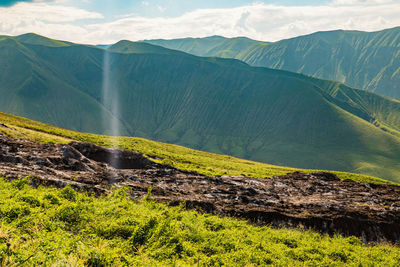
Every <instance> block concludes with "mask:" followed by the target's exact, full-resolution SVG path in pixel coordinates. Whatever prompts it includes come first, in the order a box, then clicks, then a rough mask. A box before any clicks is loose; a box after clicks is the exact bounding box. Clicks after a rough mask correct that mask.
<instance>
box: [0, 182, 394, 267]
mask: <svg viewBox="0 0 400 267" xmlns="http://www.w3.org/2000/svg"><path fill="white" fill-rule="evenodd" d="M28 183H29V179H22V180H17V181H13V182H8V181H6V180H3V179H0V199H1V205H0V261H1V263H2V266H10V265H21V264H22V265H32V266H36V265H44V266H83V265H87V266H112V265H115V266H123V265H125V266H166V265H175V266H195V265H198V264H199V265H200V266H210V265H211V266H220V265H227V266H260V265H261V266H262V265H267V264H272V265H275V266H344V265H346V266H398V264H399V263H400V249H399V248H398V247H394V246H391V245H379V246H366V245H363V244H362V243H361V241H360V240H359V239H357V238H355V237H349V238H344V237H341V236H334V237H329V236H327V235H321V234H318V233H316V232H313V231H309V230H293V229H279V230H278V229H272V228H270V227H267V226H264V227H257V226H252V225H250V224H248V223H246V222H244V221H239V220H236V219H232V218H220V217H217V216H213V215H207V214H199V213H198V212H195V211H185V210H183V209H182V208H180V207H168V206H166V205H164V204H157V203H153V202H152V201H151V200H136V201H133V200H129V199H128V198H127V193H128V191H127V190H128V189H119V190H117V191H114V192H113V193H112V194H110V195H107V196H102V197H98V198H95V197H90V196H88V195H86V194H81V193H76V192H75V191H74V190H73V189H71V188H70V187H66V188H64V189H54V188H45V187H39V188H37V189H34V188H32V187H31V186H29V185H28Z"/></svg>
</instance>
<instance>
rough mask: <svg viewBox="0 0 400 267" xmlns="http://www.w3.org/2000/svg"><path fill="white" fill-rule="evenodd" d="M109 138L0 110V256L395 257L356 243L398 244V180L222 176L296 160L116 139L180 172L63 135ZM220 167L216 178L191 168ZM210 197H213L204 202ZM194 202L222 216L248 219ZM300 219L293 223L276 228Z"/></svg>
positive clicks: (85, 259) (357, 260)
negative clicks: (263, 160)
mask: <svg viewBox="0 0 400 267" xmlns="http://www.w3.org/2000/svg"><path fill="white" fill-rule="evenodd" d="M7 136H10V137H7ZM16 138H17V139H16ZM110 139H113V138H112V137H108V136H98V135H94V134H86V133H79V132H75V131H71V130H67V129H62V128H58V127H54V126H51V125H46V124H43V123H39V122H35V121H31V120H28V119H25V118H21V117H16V116H13V115H8V114H3V113H0V143H1V144H2V146H1V154H0V177H1V176H3V175H5V176H6V177H7V178H0V185H1V186H0V188H1V190H0V196H1V199H2V200H3V201H2V202H3V203H2V205H1V207H0V215H1V216H0V222H1V226H0V234H1V236H0V238H1V241H2V242H0V251H2V254H1V255H0V259H1V262H2V264H3V265H24V264H25V265H37V264H47V265H77V266H87V265H89V266H93V265H96V266H101V265H106V266H108V265H118V266H143V265H152V266H154V265H170V264H172V265H193V264H205V265H215V264H226V265H230V266H243V265H264V264H273V265H301V264H307V265H332V264H336V265H344V264H345V265H347V266H358V265H360V264H362V265H371V264H375V265H376V264H382V265H385V266H396V265H397V264H398V262H399V261H400V254H399V251H400V250H399V248H398V247H397V246H396V245H390V244H388V243H373V244H374V245H373V246H371V244H369V245H365V244H363V243H362V242H361V240H363V241H364V242H368V241H376V240H380V241H382V238H385V239H386V240H391V241H393V242H398V234H396V233H398V231H399V230H400V228H399V227H398V222H397V220H396V219H395V220H393V218H397V217H398V215H397V216H396V215H395V214H396V213H398V212H399V205H398V203H397V201H396V200H397V198H398V195H399V194H400V187H398V186H394V185H383V184H389V183H388V182H386V181H383V180H380V179H376V178H372V177H366V176H362V175H355V174H349V173H337V174H338V176H339V177H341V178H342V179H353V180H358V181H362V182H373V184H366V183H357V182H353V181H350V180H339V179H338V178H337V177H336V176H335V175H333V174H329V173H321V172H320V173H313V174H304V173H292V174H290V175H284V176H276V177H272V178H265V179H254V178H249V177H243V176H240V175H239V176H226V175H235V174H237V172H238V171H242V172H244V173H247V175H249V176H252V175H254V174H257V175H260V176H259V177H263V175H264V176H265V175H267V176H271V175H278V174H280V173H285V172H293V171H295V169H292V168H285V167H278V166H272V165H267V164H262V163H256V162H250V161H245V160H240V159H237V158H232V157H228V156H223V155H216V154H211V153H205V152H201V151H195V150H191V149H187V148H183V147H179V146H176V145H167V144H162V143H158V142H154V141H150V140H145V139H140V138H132V137H122V138H121V140H120V142H119V146H120V147H124V148H125V149H128V150H133V151H141V152H144V153H146V154H147V157H148V158H151V159H155V160H156V161H159V162H162V163H169V164H173V165H174V166H181V167H184V168H185V169H186V171H185V170H179V169H175V168H173V167H171V166H168V165H164V164H158V163H155V162H152V161H150V160H149V159H148V158H146V157H143V155H142V154H140V153H137V152H130V151H118V150H115V149H107V148H101V147H97V146H95V145H93V144H90V143H78V142H71V141H72V140H76V141H79V140H80V141H86V142H92V143H97V144H104V145H111V144H115V141H113V140H110ZM114 157H119V162H120V163H121V164H125V166H122V165H118V166H120V167H122V169H115V168H113V167H112V166H114V165H112V164H113V162H116V161H114V160H113V159H112V158H114ZM78 158H79V160H77V159H78ZM162 158H164V159H162ZM105 159H106V160H105ZM16 162H18V164H15V163H16ZM222 164H224V165H222ZM120 167H118V168H120ZM222 168H225V171H224V174H225V176H222V177H220V176H217V177H207V176H204V175H202V174H199V173H197V172H194V170H198V171H201V172H204V173H217V172H221V171H223V169H222ZM297 171H299V170H297ZM302 171H306V170H302ZM26 175H28V177H26V178H22V179H16V178H17V177H21V176H22V177H23V176H26ZM166 183H167V184H168V186H167V187H166V186H165V185H166ZM67 184H68V186H66V187H65V185H67ZM300 184H301V185H300ZM38 185H41V186H38ZM44 185H45V186H44ZM49 186H56V187H63V189H56V188H54V187H53V188H52V187H49ZM113 186H114V189H113ZM121 186H123V187H122V188H121ZM207 186H209V188H205V187H207ZM72 188H74V189H76V190H78V191H83V192H85V193H77V192H75V191H74V190H73V189H72ZM117 188H119V189H117ZM149 188H152V189H151V190H149ZM188 190H190V193H189V192H188ZM321 192H324V193H321ZM93 195H96V196H97V197H94V196H93ZM233 196H239V197H238V198H232V197H233ZM318 196H319V197H320V199H319V200H318V201H315V197H318ZM321 196H322V198H321ZM366 196H368V197H366ZM131 197H133V198H135V200H132V199H131ZM210 197H216V199H215V200H213V201H212V202H210V203H209V201H210V200H209V198H210ZM276 198H279V199H280V201H275V199H276ZM310 198H311V199H312V201H311V202H310ZM294 199H295V201H293V200H294ZM184 200H186V202H184V203H181V204H180V205H179V206H178V207H171V206H169V205H165V204H159V203H156V202H155V201H157V202H165V201H167V202H169V203H170V205H177V204H178V203H180V202H182V201H184ZM299 201H300V202H299ZM341 202H345V203H346V204H345V205H343V203H341ZM280 206H281V207H280ZM213 207H214V208H215V210H214V211H213ZM327 207H328V208H327ZM372 207H373V208H372ZM184 208H189V209H193V208H196V209H199V210H201V211H202V212H196V211H186V210H185V209H184ZM232 209H235V210H236V212H234V213H233V212H232ZM271 209H272V210H273V211H272V212H271ZM311 210H312V212H311ZM204 212H208V213H218V214H231V215H232V216H235V217H241V218H244V219H247V220H249V221H252V222H256V223H257V224H258V226H255V225H251V224H249V223H246V222H245V221H239V220H237V219H234V218H232V217H230V216H226V217H224V218H221V217H218V216H215V215H211V214H204ZM393 214H394V215H393ZM288 218H289V221H288ZM298 222H300V223H301V224H300V225H299V227H300V228H301V229H299V227H298V228H297V229H293V228H292V229H289V228H286V227H288V226H289V227H294V226H296V223H298ZM322 222H328V223H322ZM271 223H272V224H271ZM286 223H288V224H286ZM389 223H390V225H389ZM265 224H268V226H260V225H265ZM282 224H283V225H282ZM271 225H274V226H275V227H277V226H278V227H282V226H286V227H284V228H279V229H277V228H272V227H271ZM326 226H328V228H326ZM387 226H389V227H387ZM321 227H322V228H321ZM369 227H372V228H373V230H372V231H371V230H369ZM305 228H306V229H308V230H305ZM309 228H313V229H315V230H318V231H321V232H323V233H330V234H333V233H336V234H335V235H332V236H329V235H327V234H321V233H318V232H316V231H315V230H310V229H309ZM377 229H379V231H377ZM331 231H332V232H331ZM337 233H342V234H344V235H346V236H348V235H356V236H359V237H360V239H359V238H356V237H354V236H350V237H344V236H341V235H338V234H337ZM238 240H242V241H243V242H238ZM39 244H40V245H39Z"/></svg>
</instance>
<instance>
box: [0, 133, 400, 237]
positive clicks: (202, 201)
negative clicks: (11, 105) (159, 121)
mask: <svg viewBox="0 0 400 267" xmlns="http://www.w3.org/2000/svg"><path fill="white" fill-rule="evenodd" d="M0 175H1V176H5V177H8V178H18V177H21V176H27V175H32V176H33V177H34V178H32V181H33V183H34V184H46V185H53V186H59V187H62V186H65V185H66V184H71V185H72V186H73V187H75V188H76V189H79V190H84V191H90V192H94V193H96V194H101V193H105V192H108V190H109V189H110V187H111V186H129V187H130V188H131V189H132V197H143V196H145V195H146V193H147V190H148V188H149V187H150V186H151V187H152V188H153V189H152V199H153V200H155V201H160V202H169V203H170V204H171V205H178V204H179V203H182V202H185V205H186V207H187V208H195V209H197V210H201V211H204V212H209V213H215V214H219V215H230V216H235V217H240V218H244V219H247V220H249V221H251V222H253V223H256V224H260V225H265V224H270V225H273V226H276V227H282V226H287V227H301V228H312V229H315V230H318V231H321V232H324V233H328V234H334V233H340V234H343V235H346V236H348V235H355V236H358V237H360V238H362V240H363V241H364V242H375V241H383V240H386V241H391V242H396V243H398V244H400V187H399V186H394V185H377V184H368V183H358V182H354V181H351V180H340V179H339V178H338V177H337V176H336V175H334V174H332V173H326V172H318V173H301V172H294V173H290V174H287V175H283V176H275V177H270V178H265V179H257V178H248V177H244V176H217V177H207V176H204V175H201V174H198V173H196V172H190V171H183V170H179V169H176V168H173V167H171V166H166V165H161V164H157V163H154V162H152V161H151V160H149V159H148V158H146V157H144V156H143V155H142V154H141V153H137V152H131V151H122V150H116V149H107V148H103V147H99V146H95V145H93V144H88V143H77V142H72V143H70V144H68V145H41V144H36V143H33V142H29V141H25V140H19V139H12V138H8V137H4V136H0Z"/></svg>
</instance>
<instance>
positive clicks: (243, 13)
mask: <svg viewBox="0 0 400 267" xmlns="http://www.w3.org/2000/svg"><path fill="white" fill-rule="evenodd" d="M144 2H145V1H144ZM23 5H24V4H22V3H21V4H18V5H15V6H13V7H11V8H8V9H3V10H2V9H1V8H0V14H2V16H1V17H0V31H2V32H4V33H8V34H20V33H23V32H28V31H34V32H37V33H39V34H44V35H47V36H50V37H53V38H58V39H65V40H69V41H75V42H83V43H94V44H98V43H104V44H108V43H114V42H116V41H118V40H121V39H129V40H142V39H153V38H181V37H188V36H191V37H204V36H209V35H223V36H227V37H234V36H247V37H250V38H253V39H258V40H265V41H276V40H280V39H284V38H289V37H294V36H298V35H303V34H309V33H312V32H315V31H321V30H335V29H346V30H350V29H351V30H365V31H374V30H381V29H384V28H390V27H395V26H400V16H399V14H400V3H398V1H397V0H396V1H394V0H334V1H333V2H332V3H331V4H326V5H319V6H280V5H272V4H263V3H254V4H251V5H246V6H242V7H237V8H221V9H198V10H194V11H192V12H188V13H185V14H183V15H181V16H178V17H157V18H146V17H141V16H138V15H134V14H132V15H131V16H129V17H120V18H117V19H115V20H114V21H111V22H99V23H91V24H85V25H81V26H77V25H76V24H74V25H72V24H71V23H70V22H72V21H75V20H78V19H83V18H85V19H87V18H101V15H100V14H98V13H93V12H88V11H85V10H82V9H77V8H72V7H63V6H59V5H51V6H50V5H47V4H44V3H36V4H29V8H28V7H24V6H23ZM26 5H28V4H26ZM71 9H73V10H71ZM7 12H8V13H7ZM3 14H5V15H3ZM60 23H62V24H60Z"/></svg>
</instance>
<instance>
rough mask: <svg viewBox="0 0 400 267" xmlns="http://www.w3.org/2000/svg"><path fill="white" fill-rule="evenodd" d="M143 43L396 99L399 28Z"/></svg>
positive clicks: (399, 89) (399, 73) (399, 72)
mask: <svg viewBox="0 0 400 267" xmlns="http://www.w3.org/2000/svg"><path fill="white" fill-rule="evenodd" d="M145 42H148V43H152V44H156V45H161V46H164V47H167V48H171V49H177V50H181V51H184V52H187V53H192V54H195V55H198V56H218V57H227V58H236V59H240V60H243V61H244V62H247V63H249V64H250V65H253V66H262V67H269V68H275V69H282V70H288V71H293V72H298V73H303V74H307V75H311V76H314V77H318V78H323V79H328V80H336V81H341V82H344V83H346V84H348V85H350V86H353V87H356V88H362V89H364V90H367V91H372V92H376V93H379V94H382V95H385V96H388V97H392V98H397V99H400V27H397V28H393V29H387V30H383V31H379V32H360V31H342V30H338V31H329V32H317V33H314V34H310V35H306V36H300V37H296V38H292V39H287V40H282V41H279V42H275V43H265V42H257V41H253V40H249V39H245V38H232V39H227V38H223V37H215V36H214V37H208V38H198V39H193V38H186V39H177V40H149V41H145Z"/></svg>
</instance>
